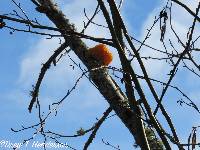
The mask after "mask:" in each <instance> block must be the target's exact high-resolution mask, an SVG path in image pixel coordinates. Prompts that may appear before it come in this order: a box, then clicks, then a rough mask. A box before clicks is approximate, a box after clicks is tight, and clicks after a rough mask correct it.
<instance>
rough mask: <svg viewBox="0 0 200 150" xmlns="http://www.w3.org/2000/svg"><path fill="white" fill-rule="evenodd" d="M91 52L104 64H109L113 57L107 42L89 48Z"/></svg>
mask: <svg viewBox="0 0 200 150" xmlns="http://www.w3.org/2000/svg"><path fill="white" fill-rule="evenodd" d="M89 54H90V55H91V56H92V57H94V58H95V59H97V60H98V61H100V62H101V63H102V65H106V66H108V65H109V64H110V63H111V62H112V59H113V56H112V53H111V52H110V50H109V49H108V47H107V46H106V45H105V44H98V45H96V46H95V47H93V48H90V49H89Z"/></svg>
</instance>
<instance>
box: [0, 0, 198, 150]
mask: <svg viewBox="0 0 200 150" xmlns="http://www.w3.org/2000/svg"><path fill="white" fill-rule="evenodd" d="M16 2H20V3H21V6H22V7H23V9H24V11H25V12H26V13H27V15H28V16H29V18H31V19H34V18H37V19H38V21H39V22H40V23H41V24H44V25H48V26H53V24H52V23H51V22H49V20H48V19H47V18H46V17H45V16H44V15H43V14H39V13H37V12H36V11H35V7H34V5H33V4H32V3H31V2H29V1H24V0H16ZM56 2H58V6H59V7H60V8H61V9H62V11H63V12H64V13H65V15H66V17H67V18H69V19H70V22H72V23H74V24H75V26H76V28H77V30H78V31H81V29H82V28H83V21H87V19H86V18H85V16H84V13H83V10H84V8H85V9H86V12H87V14H88V16H91V15H92V12H93V11H94V10H95V7H96V1H94V0H87V2H86V1H81V0H58V1H56ZM183 2H184V3H185V4H187V6H188V7H190V8H191V9H192V10H193V11H195V7H196V6H197V3H198V1H191V0H184V1H183ZM165 4H166V1H159V0H154V1H152V0H151V1H146V0H135V1H132V0H125V1H124V4H123V7H122V8H121V14H122V17H123V19H124V21H125V24H126V25H127V28H128V30H129V32H130V34H131V35H132V36H133V37H135V38H137V39H139V40H141V41H142V40H143V39H144V37H145V35H146V33H147V29H149V28H150V27H151V25H152V24H153V21H154V18H155V16H158V15H159V12H160V11H161V10H162V8H163V7H164V5H165ZM13 10H17V11H18V12H20V11H19V9H18V8H17V7H16V6H15V5H14V4H13V3H12V1H11V0H1V1H0V14H8V13H11V12H13ZM172 12H173V14H174V15H173V16H172V17H173V18H172V23H173V26H174V28H175V29H176V31H177V33H178V34H179V36H180V38H181V40H182V41H183V42H184V43H185V42H186V39H187V38H186V36H187V31H188V28H189V27H190V26H191V21H192V19H193V18H192V17H191V16H190V15H189V14H188V13H187V12H186V11H185V10H184V9H183V8H180V7H178V6H177V5H175V4H174V5H173V9H172ZM94 21H95V22H96V23H99V24H103V25H106V23H105V20H104V18H103V16H102V14H101V13H99V15H97V16H96V17H95V20H94ZM6 24H7V25H9V26H14V27H17V28H25V27H24V26H21V25H19V24H15V23H12V22H9V21H6ZM196 28H197V29H196V30H195V35H194V37H197V36H198V35H199V33H200V30H199V29H200V28H199V23H197V27H196ZM158 29H159V25H158V24H156V28H154V29H153V30H152V34H151V37H150V38H149V39H148V40H147V42H146V43H147V44H149V45H152V46H153V47H155V48H158V49H162V50H164V48H163V46H162V43H161V42H160V32H159V30H158ZM10 32H11V31H10V30H8V29H2V30H0V44H1V55H0V68H1V74H0V114H1V115H0V122H1V123H0V144H1V142H2V141H10V142H12V143H20V142H22V141H23V140H24V139H27V138H29V137H31V136H32V133H33V130H27V131H24V132H20V133H13V132H12V131H11V130H10V129H11V128H14V129H20V128H21V125H24V126H30V125H33V124H35V123H37V121H38V117H37V109H35V108H34V109H33V112H32V113H31V114H30V113H29V112H28V109H27V108H28V105H29V102H30V100H31V97H30V96H29V92H30V90H32V85H34V84H35V82H36V79H37V76H38V75H39V72H40V68H41V64H42V63H44V62H45V61H46V60H47V59H48V57H49V56H51V54H52V53H53V51H54V50H55V49H56V48H57V47H58V46H59V41H60V40H59V39H58V38H53V39H46V37H44V36H38V35H32V34H30V33H21V32H14V33H13V34H10ZM85 33H86V34H87V35H91V36H95V37H106V38H109V37H110V34H109V31H108V30H107V29H105V28H102V27H97V26H95V25H90V26H89V28H88V29H87V30H86V32H85ZM169 37H170V39H171V41H172V43H173V44H174V45H175V48H176V49H177V50H178V51H182V50H183V49H182V48H181V46H180V45H178V44H177V39H176V38H175V37H174V35H173V34H172V32H171V31H170V28H169V23H168V24H167V33H166V36H165V42H166V43H165V44H166V46H167V47H168V48H169V49H171V48H170V44H169V40H168V39H169ZM61 40H62V39H61ZM84 41H85V43H86V44H87V46H88V47H93V46H94V45H95V44H97V43H95V42H92V41H88V40H84ZM134 44H135V45H136V47H137V48H138V46H139V44H138V43H136V42H135V41H134ZM199 44H200V43H197V45H196V46H198V45H199ZM110 49H111V51H112V53H113V55H114V60H113V62H112V63H111V66H115V67H120V63H119V59H118V58H117V53H116V50H115V49H113V48H110ZM69 55H70V57H71V58H73V60H75V61H76V62H77V63H80V61H79V60H78V58H77V57H76V56H75V55H74V54H73V52H70V53H69ZM141 55H142V56H156V57H162V56H163V54H161V53H156V52H155V51H152V50H151V49H148V48H146V47H143V48H142V49H141ZM198 56H199V55H198V54H196V55H195V57H196V58H199V57H198ZM197 61H198V59H197ZM144 63H145V66H146V69H147V71H148V73H149V74H150V77H152V78H155V79H159V80H162V81H167V79H168V76H167V73H168V72H169V71H170V69H172V68H171V67H170V66H169V65H167V63H166V62H165V61H155V60H154V61H152V60H151V61H149V60H148V61H144ZM70 65H73V63H72V61H70V59H69V57H68V56H67V55H66V56H65V57H63V58H62V60H61V61H59V63H58V64H57V66H56V67H53V66H52V67H51V69H50V70H48V72H47V74H46V76H45V79H44V81H43V82H42V86H41V91H40V102H41V105H42V109H43V110H44V111H45V113H46V112H47V111H46V110H47V109H48V105H50V104H51V103H52V102H55V101H58V100H60V99H61V98H62V97H63V96H64V95H65V94H66V93H67V90H69V89H71V88H72V87H73V85H74V84H75V82H76V80H77V78H78V77H80V75H81V71H80V70H79V68H77V67H75V69H74V70H72V67H71V66H70ZM132 65H133V68H134V69H135V70H136V72H137V73H141V71H140V70H139V67H138V64H137V62H133V64H132ZM188 65H191V64H190V63H188ZM81 66H82V67H83V68H84V66H83V65H82V64H81ZM118 82H119V81H118ZM141 83H142V85H143V88H144V90H145V92H146V93H147V95H148V99H149V100H150V103H151V105H152V106H153V107H155V103H154V102H153V100H152V101H151V99H152V96H151V95H150V94H149V90H148V88H147V86H146V84H145V83H144V82H143V81H141ZM172 84H173V85H175V86H178V87H180V89H181V90H182V91H184V92H185V93H186V94H187V95H188V96H189V97H190V98H192V100H194V102H195V103H196V104H197V106H200V101H199V96H200V94H199V87H200V83H199V78H198V77H197V76H195V75H193V74H191V73H190V72H189V71H187V70H186V69H185V68H180V69H179V71H178V73H177V76H176V77H175V79H174V80H173V82H172ZM155 86H156V90H157V91H158V93H159V91H160V90H162V88H161V86H159V85H157V84H155ZM180 98H182V95H181V94H180V93H178V92H177V91H175V90H173V89H169V90H168V92H167V96H166V97H165V98H164V105H165V107H166V110H167V111H168V112H169V114H170V116H171V118H172V120H173V121H174V125H175V127H176V128H177V133H178V135H179V138H180V139H181V141H182V142H185V143H186V142H187V137H188V135H189V134H190V131H191V128H192V126H198V125H199V114H198V113H197V112H196V111H195V110H194V109H191V108H189V107H187V106H184V107H180V106H179V105H178V104H177V100H179V99H180ZM107 107H108V104H107V102H106V101H105V99H104V98H103V97H102V96H101V94H100V93H99V92H98V90H97V89H95V87H94V86H93V85H92V84H91V83H90V82H89V81H88V79H87V78H82V79H81V81H80V82H79V84H78V86H77V88H76V89H75V90H74V91H73V92H72V93H71V95H70V96H69V97H68V98H67V99H66V100H65V102H64V103H63V105H62V106H61V107H60V108H59V111H58V114H57V116H56V117H55V116H54V115H52V116H51V117H50V118H49V120H48V121H47V125H46V129H50V130H51V131H54V132H57V133H60V134H64V135H73V134H75V133H76V131H77V130H79V129H80V127H82V128H84V129H88V128H90V127H91V126H92V125H93V123H95V121H96V118H100V117H101V116H102V113H103V112H104V111H105V109H106V108H107ZM112 114H113V112H112ZM158 117H159V118H160V121H161V122H162V123H164V124H166V122H165V120H164V118H163V117H162V116H161V115H158ZM164 127H165V128H166V129H167V130H168V131H169V129H168V127H167V126H165V125H164ZM88 136H89V134H87V135H86V136H84V137H81V138H66V139H63V140H62V142H67V143H68V144H69V145H70V146H72V147H74V148H76V149H78V150H80V149H81V148H82V147H83V145H84V142H85V141H86V140H87V138H88ZM102 138H103V139H104V140H105V141H108V142H110V143H111V144H113V145H119V146H120V149H122V150H131V149H133V144H134V141H133V137H132V136H131V135H130V133H129V131H128V130H127V128H126V127H125V126H124V125H123V124H122V123H121V122H120V120H119V119H118V118H117V117H116V116H115V117H112V118H111V119H108V120H107V121H106V122H104V124H103V125H102V126H101V129H100V130H99V131H98V133H97V136H96V138H95V140H94V141H93V143H92V144H91V146H90V147H89V149H91V150H93V149H95V150H102V149H104V150H107V149H112V148H110V147H109V146H106V145H105V144H103V143H102V141H101V139H102ZM41 139H42V137H41V136H36V137H35V139H34V140H33V141H40V142H42V141H41ZM33 141H31V142H30V144H32V143H33ZM0 146H1V145H0ZM0 149H1V147H0ZM21 149H27V147H24V146H23V147H22V148H21ZM28 149H35V148H32V147H31V145H29V146H28ZM38 149H39V148H38ZM173 149H177V148H176V147H174V148H173Z"/></svg>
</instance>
